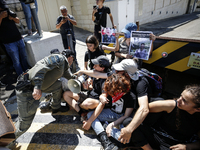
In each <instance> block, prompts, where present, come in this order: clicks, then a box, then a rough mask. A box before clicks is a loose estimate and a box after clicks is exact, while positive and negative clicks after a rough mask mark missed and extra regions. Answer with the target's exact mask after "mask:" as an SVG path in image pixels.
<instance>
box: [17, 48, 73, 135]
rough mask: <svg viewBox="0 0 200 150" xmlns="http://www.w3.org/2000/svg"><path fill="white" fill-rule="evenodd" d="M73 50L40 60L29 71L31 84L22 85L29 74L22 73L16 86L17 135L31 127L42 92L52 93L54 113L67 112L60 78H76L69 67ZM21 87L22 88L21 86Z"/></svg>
mask: <svg viewBox="0 0 200 150" xmlns="http://www.w3.org/2000/svg"><path fill="white" fill-rule="evenodd" d="M70 51H71V50H64V51H63V52H62V54H51V55H49V56H47V57H45V58H43V59H42V60H40V61H38V62H37V63H36V64H35V66H33V67H32V68H31V69H30V70H29V71H28V72H27V74H28V81H30V85H27V86H26V84H25V87H20V85H23V84H20V83H28V82H27V81H24V82H22V80H23V79H24V80H25V76H27V74H23V75H21V77H20V79H19V80H18V82H17V86H16V96H17V104H18V115H19V118H18V121H17V123H16V129H17V130H16V136H17V137H18V136H20V135H21V134H23V133H24V132H26V130H27V129H28V128H29V127H30V125H31V123H32V121H33V118H34V116H35V113H36V110H37V108H38V106H39V99H40V98H41V96H42V92H45V93H52V94H53V102H52V104H51V107H52V113H56V112H59V111H60V112H66V111H68V109H66V107H63V106H61V95H62V84H61V81H60V80H58V79H59V78H60V77H65V78H67V79H72V78H75V77H76V76H75V75H73V74H72V73H71V71H70V69H69V66H70V65H71V64H72V62H73V59H72V56H71V55H69V53H70ZM19 87H20V88H19Z"/></svg>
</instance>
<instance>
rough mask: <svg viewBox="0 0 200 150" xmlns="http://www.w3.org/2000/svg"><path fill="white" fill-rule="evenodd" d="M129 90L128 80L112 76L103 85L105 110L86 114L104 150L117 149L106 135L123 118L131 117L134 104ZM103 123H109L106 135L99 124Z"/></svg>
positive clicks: (116, 75)
mask: <svg viewBox="0 0 200 150" xmlns="http://www.w3.org/2000/svg"><path fill="white" fill-rule="evenodd" d="M130 88H131V85H130V79H127V78H126V77H125V76H123V75H120V74H112V75H111V76H110V77H108V79H107V80H106V81H105V84H104V94H105V95H106V97H107V98H108V101H107V104H106V108H105V109H103V110H102V109H101V110H99V111H98V110H97V109H96V110H95V111H91V112H89V113H88V114H87V117H88V120H87V122H89V121H91V120H94V121H92V122H91V123H92V128H93V129H94V131H95V132H96V134H97V136H98V138H99V139H100V142H101V144H102V145H103V148H104V149H109V150H110V149H115V150H117V149H118V147H117V146H114V144H113V143H112V142H111V141H110V140H109V139H108V136H107V134H109V135H110V134H111V132H110V131H111V129H112V128H113V127H114V126H117V125H119V124H120V123H121V122H122V121H123V120H124V119H125V118H127V117H128V116H130V115H131V113H132V111H133V109H134V107H135V104H136V103H135V101H134V98H133V93H132V92H129V90H130ZM103 100H104V99H103ZM103 103H104V102H103ZM91 118H92V119H91ZM105 121H108V122H111V123H110V124H108V126H107V128H106V131H107V134H106V132H105V130H104V128H103V126H102V124H101V122H105Z"/></svg>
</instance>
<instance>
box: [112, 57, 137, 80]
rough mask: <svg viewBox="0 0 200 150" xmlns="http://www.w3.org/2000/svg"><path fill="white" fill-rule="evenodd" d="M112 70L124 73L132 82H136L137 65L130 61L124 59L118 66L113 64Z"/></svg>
mask: <svg viewBox="0 0 200 150" xmlns="http://www.w3.org/2000/svg"><path fill="white" fill-rule="evenodd" d="M113 68H114V69H115V70H117V71H126V72H127V73H128V75H129V77H130V78H131V79H133V80H138V78H139V73H138V72H137V63H136V62H135V61H134V60H132V59H124V60H122V61H121V62H120V63H118V64H114V65H113Z"/></svg>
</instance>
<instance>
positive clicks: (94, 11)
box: [92, 8, 97, 21]
mask: <svg viewBox="0 0 200 150" xmlns="http://www.w3.org/2000/svg"><path fill="white" fill-rule="evenodd" d="M96 12H97V9H96V8H94V9H93V12H92V21H94V20H95V16H94V14H95V13H96Z"/></svg>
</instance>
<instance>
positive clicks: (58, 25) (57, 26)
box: [56, 19, 66, 29]
mask: <svg viewBox="0 0 200 150" xmlns="http://www.w3.org/2000/svg"><path fill="white" fill-rule="evenodd" d="M65 22H66V21H65V20H63V19H62V20H61V21H60V23H59V24H57V25H56V29H60V27H61V26H62V25H63V24H64V23H65Z"/></svg>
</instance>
